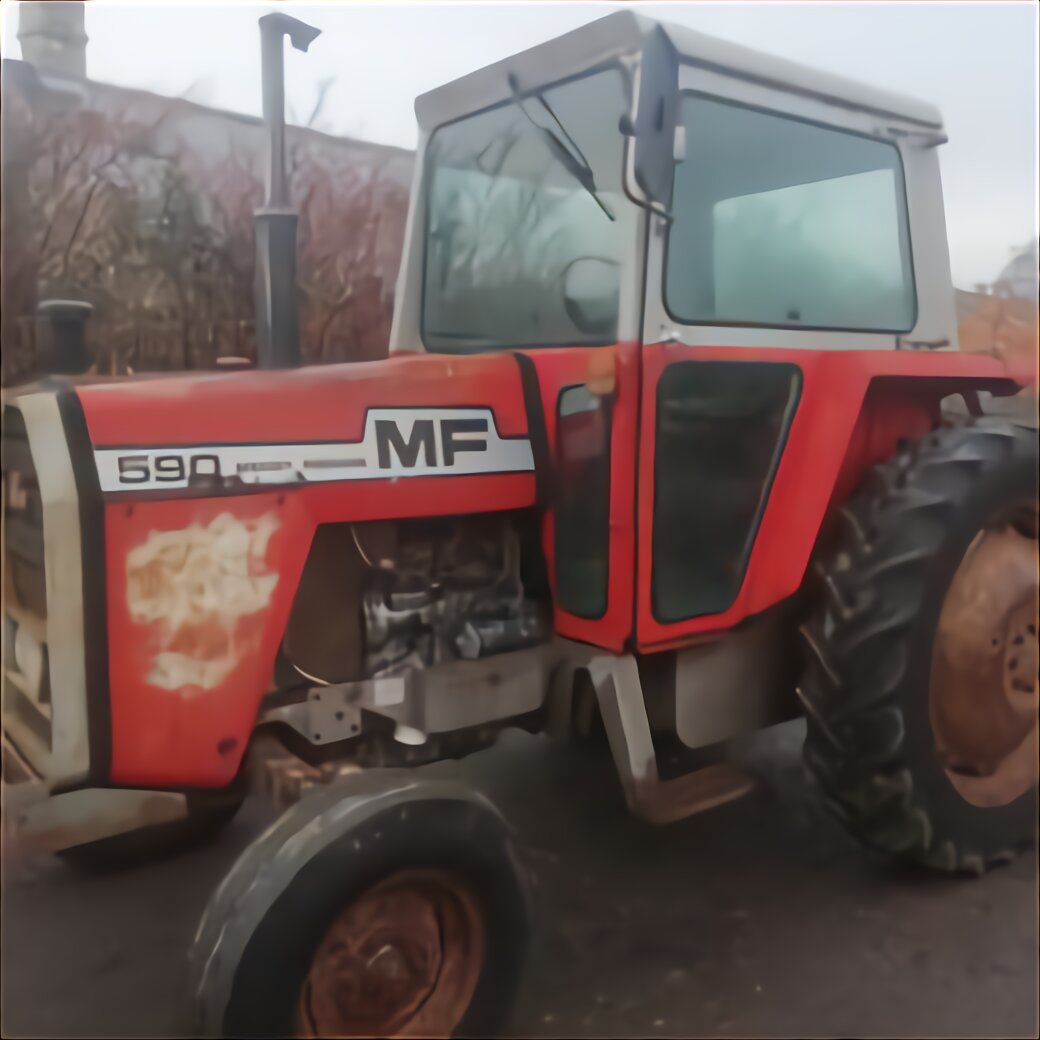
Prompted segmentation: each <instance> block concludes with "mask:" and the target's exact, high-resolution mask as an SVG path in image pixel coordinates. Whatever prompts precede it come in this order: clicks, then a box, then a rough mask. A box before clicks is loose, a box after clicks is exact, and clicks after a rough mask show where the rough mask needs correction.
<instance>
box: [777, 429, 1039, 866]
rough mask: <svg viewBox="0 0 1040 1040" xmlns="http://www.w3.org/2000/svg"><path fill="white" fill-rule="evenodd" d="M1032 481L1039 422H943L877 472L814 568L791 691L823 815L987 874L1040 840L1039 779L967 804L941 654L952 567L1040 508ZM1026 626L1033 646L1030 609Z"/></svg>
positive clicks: (935, 860) (899, 850) (898, 848)
mask: <svg viewBox="0 0 1040 1040" xmlns="http://www.w3.org/2000/svg"><path fill="white" fill-rule="evenodd" d="M1036 482H1037V441H1036V434H1035V431H1033V430H1028V429H1025V428H1022V427H1016V426H1011V425H1007V424H1003V423H990V422H979V423H969V424H966V425H960V426H954V427H949V428H943V429H940V430H938V431H936V432H935V433H933V434H931V435H929V436H928V437H926V438H925V439H923V440H922V441H919V442H915V443H912V444H909V445H905V446H903V447H901V449H900V450H899V451H898V453H897V454H896V456H895V457H894V458H892V459H891V460H890V461H888V462H886V463H884V464H883V465H881V466H879V467H877V468H876V469H875V470H874V473H873V475H872V478H870V479H868V481H867V483H866V485H865V486H864V487H863V488H862V489H861V490H860V491H859V492H857V494H856V495H855V496H854V497H853V498H852V499H851V500H850V501H849V502H848V504H847V505H846V506H845V507H844V508H843V510H842V512H843V518H844V528H843V530H842V532H841V534H840V536H839V537H838V539H837V543H836V544H835V545H834V546H833V548H832V549H831V551H830V552H829V553H828V554H827V555H826V557H825V558H823V559H821V560H820V561H819V562H818V563H817V566H816V571H817V575H818V576H819V578H820V579H821V585H822V589H821V592H822V597H821V599H822V602H821V604H820V607H819V608H818V610H817V612H816V614H815V616H814V617H812V618H811V620H810V621H809V622H808V624H806V625H805V626H804V628H803V630H802V631H803V635H804V637H805V641H806V644H807V649H808V654H807V656H808V665H807V670H806V673H805V676H804V680H803V683H802V685H801V687H800V688H799V691H798V693H799V697H800V698H801V700H802V703H803V706H804V709H805V713H806V716H807V735H806V741H805V751H804V754H805V761H806V764H807V766H808V768H809V771H810V773H811V774H812V775H813V776H814V777H815V779H816V781H817V782H818V783H819V786H820V788H821V789H822V792H823V795H824V798H825V800H826V802H827V804H828V805H829V806H830V808H831V809H832V810H833V811H834V812H835V813H836V815H837V816H838V818H839V819H840V820H841V822H842V823H843V824H844V825H845V826H846V828H847V829H848V830H849V831H851V832H852V834H853V835H854V836H855V837H857V838H858V839H859V840H860V841H861V842H863V844H865V845H866V846H867V847H868V848H870V849H872V850H875V851H877V852H880V853H883V854H886V855H888V856H896V857H900V858H904V859H909V860H913V861H915V862H918V863H922V864H926V865H927V866H929V867H933V868H936V869H939V870H942V871H947V872H966V873H973V874H980V873H982V872H983V871H984V870H985V869H987V868H988V867H990V866H992V865H994V864H998V863H1002V862H1006V861H1008V860H1010V859H1012V858H1013V857H1014V855H1015V854H1016V853H1017V852H1019V851H1020V850H1022V849H1023V848H1025V847H1027V846H1028V845H1029V844H1030V843H1031V842H1032V841H1034V840H1035V835H1036V826H1037V822H1036V821H1037V816H1036V781H1035V775H1034V778H1033V779H1032V787H1031V789H1026V790H1025V791H1024V793H1020V794H1018V795H1017V796H1016V797H1012V798H1011V799H1010V800H1009V801H1007V802H1006V803H1005V804H990V805H989V806H987V807H982V806H981V805H980V804H977V803H973V802H972V801H969V800H967V799H966V797H963V796H962V794H961V793H960V792H959V790H958V788H957V787H956V786H955V782H954V781H956V780H957V779H958V777H957V776H956V775H954V776H953V778H952V779H951V773H949V772H948V768H949V767H950V761H949V758H948V757H946V758H941V757H940V754H939V753H938V751H937V743H936V725H935V724H934V723H933V717H934V709H933V707H932V705H933V704H934V698H935V696H936V695H935V692H934V690H935V684H934V676H933V647H934V646H935V645H936V640H937V630H938V624H939V617H940V614H941V613H942V610H943V606H944V603H945V602H947V596H948V591H949V589H950V587H951V583H952V582H953V579H954V575H955V574H957V573H958V569H959V568H960V566H961V564H962V561H963V560H964V559H965V554H966V553H967V552H968V549H969V547H971V546H973V544H977V543H976V539H977V537H978V536H979V534H980V533H981V532H983V531H985V530H987V528H989V527H990V526H991V525H993V524H994V523H996V519H995V518H1000V517H1002V516H1011V515H1013V516H1016V517H1019V516H1021V515H1022V513H1021V510H1019V511H1017V512H1016V511H1015V510H1016V508H1017V507H1019V506H1020V504H1021V503H1023V502H1025V503H1029V505H1028V506H1027V507H1026V509H1027V510H1028V509H1033V510H1035V503H1036ZM1031 516H1032V520H1031V522H1030V526H1031V530H1030V531H1029V532H1028V535H1027V538H1028V537H1031V538H1032V539H1034V541H1035V538H1036V528H1035V523H1036V520H1035V516H1036V514H1035V512H1032V514H1031ZM1024 540H1025V539H1024ZM1026 544H1027V545H1028V542H1026ZM1033 551H1035V549H1034V550H1033ZM1034 573H1035V572H1034ZM1033 589H1034V591H1033V595H1034V596H1035V584H1034V585H1033ZM1034 603H1035V600H1034ZM1034 610H1035V607H1034ZM1031 632H1032V639H1033V641H1034V645H1035V639H1036V624H1035V618H1034V621H1033V624H1032V625H1031ZM1015 638H1016V639H1018V642H1019V643H1021V642H1022V639H1021V638H1020V637H1019V636H1015ZM1026 638H1029V637H1026ZM987 643H988V640H987ZM993 646H994V647H996V646H997V639H996V638H994V640H993ZM994 652H995V653H996V652H997V651H994ZM1034 672H1035V669H1034ZM1033 678H1034V679H1035V675H1034V676H1033ZM972 689H974V687H972ZM985 689H986V691H988V690H989V687H988V686H987V687H986V688H985ZM930 691H931V692H930ZM979 692H980V695H981V693H982V692H983V691H982V690H981V689H980V691H979ZM987 695H988V693H987ZM1034 696H1035V694H1034ZM1031 717H1032V720H1033V722H1032V723H1030V722H1029V719H1030V715H1029V713H1028V711H1027V714H1026V715H1025V716H1024V721H1023V726H1024V727H1025V729H1026V731H1028V727H1029V726H1030V725H1032V726H1033V729H1032V736H1030V737H1026V739H1027V740H1033V741H1035V739H1036V726H1035V717H1036V709H1035V703H1034V706H1033V708H1032V715H1031ZM1029 782H1030V780H1029V778H1028V776H1027V778H1026V780H1025V784H1026V785H1028V784H1029Z"/></svg>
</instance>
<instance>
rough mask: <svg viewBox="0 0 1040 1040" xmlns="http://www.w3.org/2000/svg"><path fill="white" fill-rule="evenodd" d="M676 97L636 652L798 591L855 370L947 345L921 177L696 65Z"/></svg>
mask: <svg viewBox="0 0 1040 1040" xmlns="http://www.w3.org/2000/svg"><path fill="white" fill-rule="evenodd" d="M679 85H680V104H679V118H680V121H681V123H682V126H683V128H684V135H685V152H686V158H685V160H684V161H683V162H681V163H679V164H677V166H676V168H675V180H674V190H673V198H672V205H671V213H670V214H669V216H668V218H664V217H662V216H660V215H655V216H654V217H652V218H651V230H650V236H649V241H650V245H649V249H648V254H647V281H646V284H647V297H646V304H645V308H644V322H643V340H644V346H643V350H642V385H641V393H640V420H639V463H638V524H637V531H638V536H637V537H638V552H637V574H638V582H637V584H638V588H637V608H636V614H637V620H636V630H637V643H638V645H639V647H640V649H643V650H647V651H651V650H656V649H664V648H666V647H670V646H681V645H683V644H684V643H689V642H691V641H693V640H695V639H698V638H702V637H704V636H706V635H708V634H710V633H713V632H720V631H725V630H728V629H731V628H732V627H734V626H736V625H738V624H740V623H741V622H742V621H744V620H745V619H747V618H749V617H752V616H754V615H756V614H760V613H762V612H763V611H765V610H768V609H769V608H771V607H773V606H775V605H777V604H779V603H780V602H782V601H783V600H784V599H786V598H787V597H789V596H791V595H793V594H794V593H795V592H797V590H798V589H799V587H800V585H801V583H802V580H803V576H804V573H805V568H806V566H807V564H808V559H809V555H810V553H811V551H812V546H813V544H814V541H815V538H816V534H817V532H818V530H819V526H820V523H821V522H822V519H823V516H824V513H825V511H826V508H827V504H828V501H829V499H830V496H831V493H832V491H833V489H834V487H835V484H836V481H837V478H838V473H839V470H840V467H841V465H842V461H843V458H844V456H845V452H846V447H847V445H848V443H849V438H850V436H851V434H852V429H853V426H854V425H855V423H856V420H857V416H858V414H859V410H860V406H861V402H862V399H863V395H864V392H865V389H866V386H867V379H866V377H865V376H864V375H863V373H864V371H865V370H866V369H867V368H869V367H870V366H869V362H868V361H867V360H866V359H867V358H869V357H871V356H874V357H876V356H877V355H876V354H872V353H871V352H876V351H892V350H894V349H896V348H897V347H898V346H899V338H900V337H901V336H910V337H913V338H915V339H920V340H927V339H929V338H936V337H937V336H939V335H942V330H941V329H936V328H933V327H932V325H930V324H929V322H930V320H931V319H930V318H928V317H927V315H930V314H934V313H935V311H934V309H928V310H927V311H926V310H925V308H923V307H919V306H918V300H917V296H916V289H915V283H914V277H913V265H912V262H911V254H910V239H911V236H910V231H911V229H910V224H909V218H908V205H907V194H908V190H910V189H911V188H912V187H913V183H914V180H913V178H914V177H917V178H919V179H920V180H921V182H922V183H924V182H926V181H927V172H928V171H927V170H924V169H922V168H920V167H918V168H917V169H914V168H913V167H911V166H909V165H907V166H904V161H903V160H904V154H903V150H902V146H901V145H900V144H899V143H898V141H897V139H896V138H895V137H894V136H892V135H887V136H886V133H884V132H880V131H879V129H878V119H877V118H876V117H875V116H874V115H870V114H868V113H865V112H863V111H861V110H856V109H852V108H848V109H845V108H841V107H838V106H836V105H832V104H827V103H826V102H824V101H822V100H819V99H816V98H811V97H808V96H805V95H802V94H797V95H796V94H793V93H785V92H783V91H781V90H779V89H777V88H774V87H769V86H765V85H763V84H758V83H751V82H748V81H746V80H738V79H736V78H735V77H729V76H727V75H725V74H723V73H721V72H716V71H710V70H707V69H703V68H695V67H691V66H684V67H683V68H682V69H681V71H680V79H679ZM924 161H933V160H924ZM918 210H919V212H923V210H922V209H921V207H919V208H918ZM916 230H917V229H916V228H915V231H916ZM921 230H922V232H923V231H924V230H926V229H921ZM933 237H934V236H933ZM922 298H923V297H922Z"/></svg>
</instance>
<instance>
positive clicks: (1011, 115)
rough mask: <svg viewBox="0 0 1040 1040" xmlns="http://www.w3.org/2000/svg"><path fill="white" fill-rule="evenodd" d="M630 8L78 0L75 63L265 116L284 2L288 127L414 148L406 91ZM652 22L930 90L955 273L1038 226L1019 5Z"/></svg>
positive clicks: (662, 12) (693, 7)
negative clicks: (305, 46)
mask: <svg viewBox="0 0 1040 1040" xmlns="http://www.w3.org/2000/svg"><path fill="white" fill-rule="evenodd" d="M622 6H625V5H619V4H606V3H602V4H601V3H595V2H588V0H586V2H583V3H570V4H565V3H560V4H556V3H547V2H533V0H528V2H526V3H522V4H494V5H493V4H483V3H477V2H476V0H463V2H460V3H455V4H436V3H419V4H410V5H405V4H391V3H382V4H348V3H344V4H338V3H323V4H305V3H296V2H293V3H283V4H272V5H256V4H250V3H238V4H224V5H213V4H205V5H201V4H195V3H187V2H182V3H179V4H177V5H166V4H163V3H156V2H154V0H152V2H149V3H147V4H144V3H139V4H114V3H106V2H103V0H92V2H91V3H88V4H87V7H86V30H87V35H88V36H89V37H90V43H89V44H88V47H87V74H88V75H89V76H90V77H91V78H93V79H97V80H102V81H106V82H109V83H117V84H121V85H124V86H132V87H140V88H143V89H146V90H152V91H155V92H156V93H159V94H168V95H176V96H186V97H189V98H191V99H192V100H194V101H198V102H201V103H203V104H209V105H215V106H217V107H220V108H227V109H231V110H233V111H238V112H244V113H249V114H253V115H259V114H260V48H259V35H258V31H257V28H256V19H257V18H258V17H259V16H260V15H261V14H264V13H266V12H267V11H270V10H285V11H288V12H289V13H291V14H293V15H294V16H295V17H297V18H301V19H303V20H304V21H306V22H309V23H311V24H312V25H315V26H317V27H318V28H320V29H321V30H322V35H321V36H320V37H318V39H317V40H316V41H315V42H314V43H313V44H312V45H311V47H310V50H309V51H308V52H307V53H306V54H301V53H299V52H297V51H294V50H292V49H291V48H287V51H286V54H287V57H286V75H287V100H288V108H289V117H290V119H291V121H294V122H303V123H306V122H307V121H308V119H309V118H310V116H311V113H312V111H313V109H314V105H315V102H316V100H317V98H318V94H319V90H320V88H321V84H322V83H323V82H326V81H329V80H331V81H332V83H331V86H330V87H329V89H328V92H327V96H326V99H325V103H324V106H323V108H322V110H321V112H320V113H319V115H318V117H317V120H316V121H315V123H314V125H315V126H317V127H318V128H319V129H322V130H326V131H328V132H330V133H335V134H344V135H349V136H353V137H361V138H366V139H369V140H373V141H379V142H381V143H385V144H396V145H402V146H404V147H414V145H415V141H416V128H415V118H414V113H413V108H412V103H413V100H414V98H415V96H416V95H417V94H420V93H422V92H423V91H426V90H429V89H431V88H433V87H435V86H438V85H439V84H441V83H444V82H447V81H449V80H451V79H454V78H456V77H458V76H461V75H464V74H465V73H467V72H469V71H472V70H473V69H476V68H480V67H481V66H483V65H488V64H490V63H492V62H494V61H498V60H499V59H501V58H505V57H507V56H508V55H510V54H513V53H516V52H517V51H520V50H523V49H524V48H526V47H530V46H533V45H535V44H537V43H540V42H542V41H543V40H547V39H550V38H551V37H553V36H558V35H560V34H561V33H564V32H567V31H568V30H570V29H573V28H576V27H577V26H579V25H582V24H584V23H585V22H589V21H592V20H594V19H595V18H597V17H601V16H602V15H604V14H607V13H609V12H610V11H612V10H617V9H618V8H619V7H622ZM628 6H632V7H637V8H638V9H639V10H640V12H642V13H644V14H648V15H650V16H651V17H657V18H661V19H664V20H668V21H672V22H677V23H681V24H684V25H688V26H691V27H693V28H695V29H698V30H700V31H702V32H706V33H709V34H711V35H714V36H720V37H723V38H725V39H728V40H732V41H735V42H737V43H741V44H744V45H745V46H749V47H754V48H757V49H759V50H763V51H767V52H770V53H772V54H776V55H779V56H781V57H784V58H789V59H792V60H794V61H800V62H803V63H806V64H810V65H814V66H816V67H818V68H821V69H824V70H827V71H830V72H836V73H839V74H842V75H845V76H849V77H852V78H854V79H859V80H861V81H863V82H865V83H872V84H875V85H877V86H881V87H885V88H887V89H889V90H895V91H899V92H902V93H906V94H910V95H913V96H916V97H920V98H922V99H924V100H927V101H931V102H934V103H935V104H937V105H938V106H939V107H940V109H941V110H942V112H943V114H944V117H945V123H946V130H947V133H948V135H949V137H950V142H949V144H946V145H944V146H942V148H941V149H940V162H941V166H942V173H943V187H944V195H945V201H946V219H947V226H948V232H949V240H950V254H951V262H952V267H953V276H954V282H955V283H956V284H957V285H959V286H961V287H963V288H971V287H973V286H974V285H975V284H976V283H978V282H989V281H992V280H993V279H994V278H996V276H997V275H998V273H999V272H1000V270H1001V268H1002V267H1003V266H1004V264H1005V263H1006V262H1007V261H1008V260H1009V259H1010V258H1011V256H1012V255H1013V253H1014V250H1015V247H1020V246H1023V245H1025V244H1026V243H1027V242H1028V241H1029V240H1030V239H1031V238H1033V237H1035V236H1036V234H1037V219H1038V218H1037V202H1036V191H1037V187H1036V186H1037V108H1036V105H1037V101H1036V97H1037V32H1038V11H1040V7H1038V5H1036V4H1034V3H1031V2H1021V3H998V2H986V3H941V2H926V3H903V2H897V3H883V2H872V3H844V4H829V3H821V2H812V3H802V4H788V3H779V2H775V0H774V2H770V3H747V4H744V3H735V2H726V3H680V2H676V3H642V2H640V3H635V4H631V5H628ZM17 7H18V5H17V4H16V3H10V2H8V3H4V4H2V6H0V11H2V14H3V30H4V31H3V43H4V55H5V57H19V56H20V48H19V47H18V43H17V39H16V35H15V34H16V31H17Z"/></svg>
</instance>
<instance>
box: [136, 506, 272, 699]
mask: <svg viewBox="0 0 1040 1040" xmlns="http://www.w3.org/2000/svg"><path fill="white" fill-rule="evenodd" d="M277 529H278V519H277V517H276V515H275V514H274V513H267V514H265V515H264V516H261V517H260V518H258V519H256V520H251V521H242V520H239V519H237V518H236V517H234V516H232V515H231V514H230V513H221V514H220V515H219V516H218V517H216V518H215V519H214V520H212V521H211V522H210V523H209V524H208V525H206V526H203V525H201V524H192V525H191V526H190V527H185V528H181V529H179V530H176V531H152V532H151V533H150V534H149V536H148V538H147V539H146V540H145V541H144V542H143V543H142V544H141V545H138V546H136V547H135V548H134V549H132V550H131V551H130V552H129V553H128V554H127V560H126V578H127V589H126V601H127V607H128V609H129V612H130V616H131V618H132V619H133V620H134V621H135V622H137V623H139V624H144V625H153V626H155V627H156V629H157V630H158V632H159V646H158V649H157V651H156V653H155V655H154V657H153V658H152V668H151V671H150V672H149V674H148V677H147V681H148V682H149V683H151V684H152V685H153V686H159V687H161V688H163V689H167V690H180V689H182V688H184V687H189V686H197V687H201V688H202V689H204V690H210V689H213V688H214V687H215V686H217V685H219V684H220V683H221V682H222V681H223V680H224V678H225V677H226V676H227V675H228V673H229V672H230V671H231V670H232V669H233V668H234V667H235V665H236V664H238V662H239V661H240V660H241V659H242V657H243V655H244V653H245V652H246V649H247V647H246V646H245V645H244V644H243V642H242V640H241V639H238V638H236V629H237V626H238V622H239V621H240V620H241V619H242V618H244V617H247V616H248V615H252V614H257V613H259V612H260V611H262V610H264V609H266V607H267V606H268V604H269V603H270V601H271V595H272V593H273V592H274V589H275V586H276V585H277V584H278V574H277V573H275V572H272V571H270V570H269V569H268V567H267V564H266V561H265V555H266V553H267V545H268V542H269V541H270V538H271V535H272V534H274V532H275V531H276V530H277Z"/></svg>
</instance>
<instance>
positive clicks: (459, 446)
mask: <svg viewBox="0 0 1040 1040" xmlns="http://www.w3.org/2000/svg"><path fill="white" fill-rule="evenodd" d="M402 425H403V424H399V422H398V420H395V419H377V420H376V422H375V430H376V454H377V458H378V460H379V468H380V469H393V468H394V467H395V466H405V467H407V468H409V469H412V468H414V467H415V466H416V465H417V464H418V465H421V466H429V467H431V468H432V467H435V466H454V465H455V458H456V456H458V455H460V454H461V453H462V452H467V451H473V452H486V451H487V450H488V439H487V432H488V421H487V419H415V420H413V422H412V425H411V429H410V430H409V431H408V433H407V435H406V434H404V433H403V432H402ZM406 428H407V427H406ZM438 433H439V436H438ZM482 435H483V436H482ZM438 449H439V451H438ZM438 456H439V457H438Z"/></svg>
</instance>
